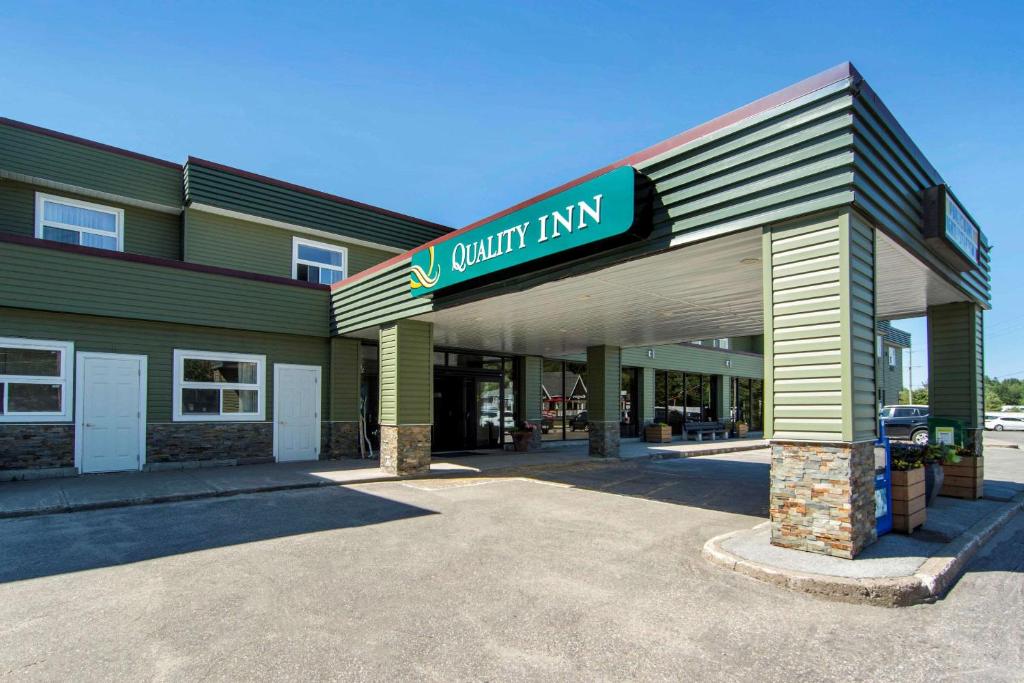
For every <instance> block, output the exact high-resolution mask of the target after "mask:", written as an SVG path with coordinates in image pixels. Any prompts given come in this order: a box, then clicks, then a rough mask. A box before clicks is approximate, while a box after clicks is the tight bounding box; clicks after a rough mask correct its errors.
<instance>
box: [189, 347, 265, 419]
mask: <svg viewBox="0 0 1024 683" xmlns="http://www.w3.org/2000/svg"><path fill="white" fill-rule="evenodd" d="M266 368H267V359H266V356H254V355H245V354H239V353H220V352H209V351H183V350H180V349H175V351H174V419H175V420H176V421H186V422H187V421H193V422H210V421H232V420H234V421H247V420H263V418H264V414H265V411H264V405H265V401H266V396H265V388H266V379H267V372H266Z"/></svg>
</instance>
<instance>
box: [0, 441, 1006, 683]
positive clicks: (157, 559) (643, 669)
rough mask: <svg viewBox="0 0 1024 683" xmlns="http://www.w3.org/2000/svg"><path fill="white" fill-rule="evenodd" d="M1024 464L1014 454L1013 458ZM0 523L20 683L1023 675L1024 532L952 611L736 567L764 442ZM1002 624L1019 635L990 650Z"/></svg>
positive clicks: (8, 670) (1, 646)
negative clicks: (841, 592) (860, 597)
mask: <svg viewBox="0 0 1024 683" xmlns="http://www.w3.org/2000/svg"><path fill="white" fill-rule="evenodd" d="M1005 452H1006V453H1012V454H1013V455H1014V456H1016V457H1020V453H1018V452H1016V451H1005ZM531 477H532V478H531V479H529V480H527V479H517V478H502V479H477V480H459V481H453V480H424V481H417V482H407V483H391V482H388V483H378V484H365V485H357V486H353V487H348V488H331V489H313V490H305V491H293V492H280V493H272V494H259V495H251V496H238V497H235V498H227V499H212V500H201V501H193V502H188V503H177V504H169V505H155V506H149V507H140V508H125V509H117V510H104V511H95V512H84V513H77V514H71V515H52V516H48V517H38V518H26V519H10V520H3V521H0V549H2V555H0V678H28V679H53V678H67V677H71V676H74V677H76V678H77V679H80V680H89V679H101V678H102V679H105V680H109V679H111V678H114V679H126V678H132V679H174V680H180V679H183V678H188V679H191V678H200V677H202V678H219V679H252V678H257V679H265V678H295V679H298V678H303V679H308V678H341V679H408V678H426V679H434V680H442V679H443V680H451V679H508V678H545V679H549V678H560V679H568V678H572V679H578V678H586V679H625V678H629V679H636V678H642V679H673V680H679V679H683V680H686V679H691V680H693V679H703V680H708V679H714V680H737V679H748V680H758V681H761V680H791V679H793V678H797V677H801V678H805V679H814V680H818V679H827V678H833V679H846V680H849V679H854V678H856V679H890V680H897V679H898V680H902V681H914V680H930V679H933V678H935V677H949V678H954V679H957V678H961V679H968V678H969V679H972V680H977V679H984V680H999V679H1002V680H1014V679H1016V680H1019V676H1020V672H1021V671H1022V670H1024V654H1022V650H1021V647H1020V643H1021V641H1022V637H1024V633H1022V627H1021V624H1022V623H1024V621H1022V618H1021V617H1022V616H1024V581H1021V572H1022V571H1024V521H1022V519H1021V517H1022V516H1018V519H1017V520H1016V521H1015V522H1014V523H1012V524H1011V525H1010V526H1008V527H1007V528H1006V529H1005V530H1004V531H1003V532H1002V534H1001V535H1000V536H999V537H998V538H997V539H995V542H994V543H993V544H991V545H990V546H989V549H988V550H986V551H985V552H984V553H983V554H982V555H981V556H980V557H979V558H978V559H977V560H976V561H975V563H974V565H972V570H971V572H969V573H968V575H967V576H965V577H964V579H962V580H961V582H960V584H959V585H958V587H957V588H956V589H955V590H954V591H953V592H952V593H951V594H950V595H949V596H948V597H947V598H946V599H945V600H944V601H942V602H941V603H939V604H936V605H931V606H921V607H913V608H906V609H884V608H873V607H867V606H859V605H845V604H837V603H829V602H823V601H819V600H817V599H815V598H812V597H809V596H805V595H802V594H794V593H789V592H784V591H780V590H778V589H775V588H772V587H771V586H767V585H763V584H760V583H758V582H755V581H751V580H748V579H745V578H744V577H742V576H739V575H736V574H733V573H730V572H723V571H720V570H718V569H716V568H714V567H712V566H710V565H708V564H707V563H706V562H705V561H704V560H703V559H702V558H701V557H700V548H701V545H702V544H703V542H704V541H705V540H706V539H708V538H709V537H711V536H713V535H716V534H719V533H723V532H725V531H728V530H731V529H736V528H740V527H744V526H750V525H752V524H754V523H756V522H758V521H760V520H761V519H762V518H763V516H764V515H765V514H766V509H767V478H768V465H767V456H766V454H765V453H763V452H760V453H751V454H734V455H728V456H715V457H707V458H695V459H691V460H679V461H663V462H654V463H651V462H645V463H622V464H600V463H595V464H592V465H584V466H579V467H574V468H565V467H561V468H558V467H555V468H552V470H550V471H547V472H543V473H531ZM994 633H998V634H999V635H998V637H993V634H994Z"/></svg>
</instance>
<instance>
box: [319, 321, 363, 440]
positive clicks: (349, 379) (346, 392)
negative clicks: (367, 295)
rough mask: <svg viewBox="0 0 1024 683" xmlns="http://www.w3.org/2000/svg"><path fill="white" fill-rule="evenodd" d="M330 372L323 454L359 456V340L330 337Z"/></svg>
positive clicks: (323, 433) (323, 431)
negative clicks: (328, 417)
mask: <svg viewBox="0 0 1024 683" xmlns="http://www.w3.org/2000/svg"><path fill="white" fill-rule="evenodd" d="M330 343H331V374H330V381H329V382H328V387H329V392H328V403H329V412H328V415H330V419H329V420H326V421H324V425H323V430H322V441H323V446H322V448H321V449H320V452H321V453H322V454H328V455H329V456H330V457H332V458H358V457H359V456H360V455H361V453H360V450H359V373H360V370H361V366H360V357H359V351H360V347H361V345H360V343H359V340H358V339H347V338H345V337H331V342H330Z"/></svg>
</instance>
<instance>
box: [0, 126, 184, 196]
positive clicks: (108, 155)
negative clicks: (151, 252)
mask: <svg viewBox="0 0 1024 683" xmlns="http://www.w3.org/2000/svg"><path fill="white" fill-rule="evenodd" d="M181 172H182V171H181V167H180V166H174V165H165V164H159V163H154V162H151V161H145V160H142V159H137V158H134V157H130V156H125V155H123V154H118V153H116V152H112V151H108V150H102V149H96V148H94V147H91V146H89V145H83V144H80V143H77V142H72V141H69V140H65V139H60V138H57V137H54V136H50V135H45V134H42V133H38V132H34V131H28V130H24V129H22V128H18V127H15V126H12V125H8V124H6V123H4V122H2V121H0V174H3V175H7V176H8V177H9V176H10V175H12V174H13V175H15V176H25V177H32V178H43V179H45V180H49V181H52V182H55V183H63V184H67V185H73V186H76V187H81V188H87V189H90V190H95V191H97V192H106V193H109V194H113V195H119V196H124V197H130V198H132V199H136V200H139V201H144V202H151V203H154V204H161V205H164V206H169V207H179V206H181V204H182V183H181Z"/></svg>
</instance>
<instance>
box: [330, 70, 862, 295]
mask: <svg viewBox="0 0 1024 683" xmlns="http://www.w3.org/2000/svg"><path fill="white" fill-rule="evenodd" d="M847 78H854V79H857V80H860V79H861V77H860V74H859V73H858V72H857V70H856V69H855V68H854V67H853V64H851V63H850V62H844V63H842V64H839V65H838V66H834V67H832V68H831V69H828V70H827V71H822V72H821V73H819V74H817V75H815V76H811V77H810V78H807V79H804V80H802V81H800V82H799V83H794V84H793V85H791V86H789V87H787V88H783V89H782V90H779V91H778V92H775V93H772V94H771V95H768V96H766V97H762V98H761V99H759V100H754V101H753V102H751V103H750V104H747V105H744V106H742V107H740V108H739V109H734V110H732V111H731V112H729V113H727V114H723V115H722V116H719V117H717V118H714V119H711V120H710V121H708V122H707V123H702V124H700V125H699V126H695V127H693V128H690V129H689V130H686V131H683V132H682V133H679V134H678V135H675V136H673V137H670V138H668V139H667V140H663V141H661V142H659V143H657V144H655V145H652V146H650V147H648V148H646V149H643V150H641V151H639V152H636V153H634V154H631V155H630V156H628V157H626V158H625V159H622V160H620V161H617V162H615V163H613V164H608V165H607V166H604V167H602V168H599V169H597V170H596V171H591V172H590V173H587V174H586V175H584V176H581V177H579V178H576V179H575V180H571V181H569V182H567V183H563V184H562V185H559V186H558V187H555V188H552V189H550V190H548V191H547V192H543V193H541V194H539V195H537V196H536V197H531V198H530V199H527V200H525V201H522V202H519V203H518V204H516V205H514V206H510V207H509V208H507V209H504V210H503V211H499V212H497V213H495V214H492V215H490V216H487V217H486V218H481V219H480V220H478V221H476V222H474V223H470V224H469V225H467V226H465V227H463V228H459V229H458V230H456V231H454V232H452V233H449V234H447V235H442V236H441V237H438V238H437V239H435V240H433V241H431V242H427V243H426V244H423V245H420V246H418V247H416V248H415V249H410V250H409V251H407V252H406V253H404V254H400V255H398V256H395V257H393V258H390V259H388V260H387V261H384V262H382V263H378V264H377V265H375V266H373V267H371V268H367V269H366V270H363V271H360V272H359V273H356V274H354V275H352V276H351V277H349V278H346V279H345V280H342V281H341V282H338V283H335V284H334V285H332V289H337V288H340V287H344V286H345V285H348V284H350V283H352V282H356V281H358V280H361V279H363V278H365V277H367V276H369V275H371V274H373V273H375V272H377V271H379V270H383V269H385V268H388V267H390V266H393V265H395V264H396V263H398V262H400V261H401V260H402V259H406V258H409V257H410V256H411V255H412V254H413V253H414V252H417V251H420V250H421V249H426V248H427V247H430V246H432V245H435V244H438V243H440V242H444V241H445V240H447V239H451V238H452V237H454V236H455V235H457V234H458V233H459V232H462V231H465V230H472V229H473V228H475V227H478V226H480V225H483V224H484V223H489V222H490V221H493V220H497V219H498V218H501V217H502V216H506V215H508V214H510V213H512V212H514V211H518V210H519V209H521V208H523V207H525V206H529V205H530V204H534V203H536V202H539V201H541V200H543V199H547V198H548V197H550V196H552V195H555V194H558V193H559V192H563V191H565V190H567V189H569V188H571V187H575V186H576V185H579V184H580V183H584V182H586V181H588V180H590V179H592V178H596V177H597V176H599V175H601V174H602V173H607V172H608V171H611V170H613V169H616V168H618V167H620V166H635V165H636V164H639V163H642V162H644V161H646V160H648V159H651V158H652V157H655V156H658V155H659V154H661V153H663V152H667V151H669V150H671V149H674V148H676V147H679V146H680V145H684V144H686V143H688V142H692V141H693V140H696V139H698V138H701V137H704V136H705V135H710V134H711V133H714V132H716V131H718V130H721V129H722V128H725V127H727V126H731V125H732V124H734V123H736V122H738V121H742V120H743V119H747V118H750V117H751V116H755V115H757V114H760V113H762V112H766V111H768V110H770V109H774V108H775V107H778V106H781V105H783V104H786V103H787V102H791V101H793V100H795V99H799V98H800V97H803V96H804V95H808V94H810V93H812V92H814V91H816V90H821V89H822V88H825V87H828V86H829V85H832V84H833V83H838V82H839V81H842V80H845V79H847Z"/></svg>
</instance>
